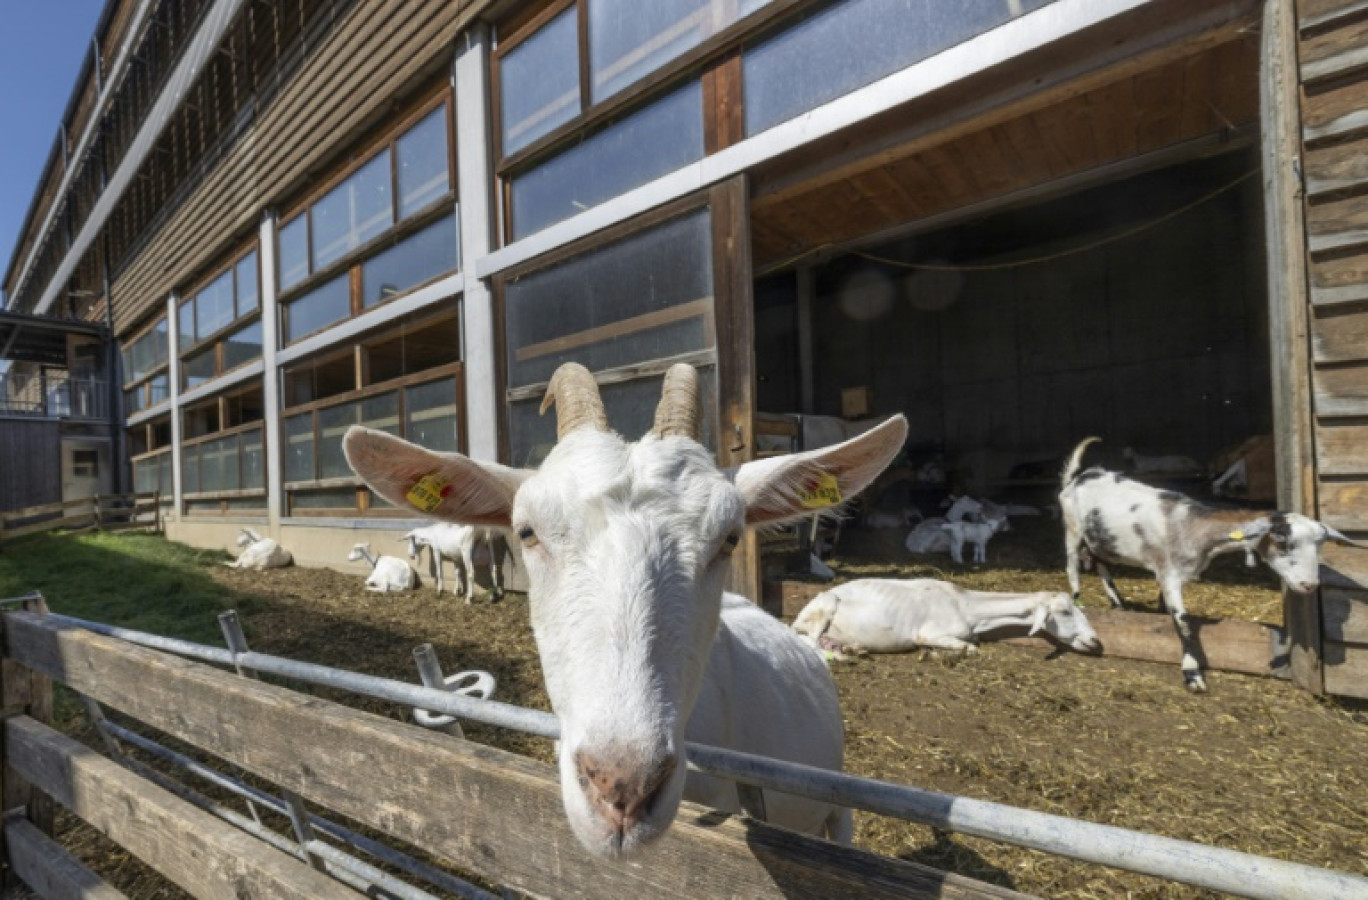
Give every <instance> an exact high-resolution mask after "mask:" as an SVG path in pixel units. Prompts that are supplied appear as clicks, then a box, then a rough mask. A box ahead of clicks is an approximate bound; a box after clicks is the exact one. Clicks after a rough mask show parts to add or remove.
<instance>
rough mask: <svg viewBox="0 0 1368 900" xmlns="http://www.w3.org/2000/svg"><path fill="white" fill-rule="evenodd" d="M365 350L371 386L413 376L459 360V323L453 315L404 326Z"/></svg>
mask: <svg viewBox="0 0 1368 900" xmlns="http://www.w3.org/2000/svg"><path fill="white" fill-rule="evenodd" d="M365 347H366V363H367V365H368V366H369V369H370V380H371V383H372V384H379V383H380V382H382V381H389V380H390V379H391V378H398V377H400V376H401V375H416V374H418V373H420V372H426V371H427V370H428V369H435V368H437V367H438V366H444V365H447V364H448V363H454V362H458V361H460V359H461V321H460V319H459V318H457V317H455V316H453V317H451V318H446V319H441V320H439V321H437V322H428V323H422V322H420V323H418V324H411V323H405V324H404V325H403V326H401V328H400V329H399V330H398V332H397V333H396V332H391V333H389V334H386V335H382V336H381V337H380V338H378V339H376V340H375V341H374V342H367V343H366V345H365Z"/></svg>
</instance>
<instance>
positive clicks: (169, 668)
mask: <svg viewBox="0 0 1368 900" xmlns="http://www.w3.org/2000/svg"><path fill="white" fill-rule="evenodd" d="M5 651H6V653H8V654H11V655H13V656H14V658H15V659H16V660H17V661H21V662H23V663H25V664H28V665H31V666H34V667H35V668H38V669H40V670H42V671H45V672H48V673H50V674H53V675H58V676H60V677H62V678H63V680H64V681H65V683H67V684H68V685H70V686H71V687H72V688H73V689H75V690H77V691H79V692H81V693H84V694H87V695H89V696H90V697H92V698H94V699H96V700H98V701H100V702H102V703H105V704H107V705H109V706H112V707H114V708H115V709H118V710H120V711H121V712H124V713H126V714H128V715H130V716H132V717H134V718H136V719H139V720H141V721H143V722H146V723H147V724H149V725H151V726H153V727H154V728H158V729H161V730H163V731H166V732H168V733H170V734H172V735H174V736H175V737H177V738H179V739H181V740H184V741H187V742H189V743H191V744H193V745H195V746H198V747H200V748H202V749H204V750H206V751H208V752H211V753H213V754H214V755H216V756H218V757H220V758H222V759H224V760H226V761H228V762H230V763H232V764H234V765H238V766H241V767H242V768H244V769H246V770H247V771H249V772H251V773H252V774H254V775H256V776H258V777H260V778H263V779H265V780H267V781H270V782H273V783H275V784H278V785H280V786H281V787H283V788H286V789H288V790H291V791H294V792H295V793H297V794H299V795H300V796H301V797H303V798H304V799H306V800H309V801H311V802H313V803H317V804H319V805H320V806H323V807H327V808H328V809H331V810H334V811H336V812H338V813H341V814H342V815H345V816H349V817H351V818H353V819H355V820H357V821H359V822H362V823H364V824H366V825H368V826H370V827H372V828H376V829H378V830H381V831H384V832H386V833H387V834H389V835H391V836H393V837H396V838H398V839H400V840H403V841H407V842H409V843H411V844H413V845H414V846H416V847H419V848H421V849H423V850H425V851H427V852H429V853H432V854H434V855H436V856H439V857H441V858H443V859H446V860H450V861H452V862H454V863H455V864H457V865H459V866H461V867H463V868H466V869H469V870H471V871H473V872H475V873H477V874H479V875H480V876H481V877H484V878H487V879H489V880H490V881H493V882H496V883H498V884H502V885H507V886H509V887H511V888H514V889H516V890H518V891H522V892H527V893H533V894H538V895H547V896H564V895H566V894H567V893H571V892H577V893H580V894H582V895H585V896H603V897H622V896H690V897H696V896H738V897H757V898H759V897H775V898H779V897H828V896H852V895H859V896H862V897H1014V896H1019V895H1017V894H1015V893H1014V892H1012V891H1007V890H1004V889H1001V888H995V887H991V886H988V885H982V884H979V883H977V882H974V881H971V880H969V879H965V878H960V877H958V876H954V875H948V874H945V873H943V872H938V871H935V870H932V869H929V868H926V867H924V866H921V865H917V864H914V863H909V862H904V861H901V860H896V859H889V858H886V857H881V856H877V855H875V854H871V853H865V852H863V851H858V850H852V849H849V848H845V847H840V846H837V845H833V844H829V843H827V842H825V841H820V840H817V839H815V838H810V837H805V836H802V835H797V834H791V833H789V832H785V831H783V830H780V829H775V828H770V827H768V826H765V825H761V824H757V823H753V822H750V821H747V820H739V819H735V818H728V817H726V816H723V815H721V814H718V813H713V812H710V811H704V810H702V809H701V808H698V807H691V806H686V807H685V808H684V809H682V811H681V813H680V816H679V819H678V820H677V821H676V822H675V825H674V827H673V828H671V830H670V832H669V833H668V834H667V835H666V836H665V837H663V838H662V839H661V840H660V842H659V843H658V844H657V845H656V846H655V847H654V848H653V851H652V853H651V856H650V857H649V859H647V860H644V861H642V862H641V863H639V864H634V865H608V864H605V863H604V862H603V861H602V860H600V859H597V858H594V857H592V856H590V855H589V854H588V853H587V852H586V851H585V850H584V849H583V848H582V847H581V846H580V844H579V842H578V841H577V840H576V839H575V837H574V836H573V834H571V832H570V828H569V825H568V824H567V823H566V820H565V813H564V810H563V809H562V806H561V798H560V780H559V778H558V777H557V774H556V771H555V769H554V768H553V767H551V766H548V765H546V764H545V763H540V762H537V761H534V760H531V759H527V758H525V757H521V756H517V755H515V754H511V753H506V752H504V751H501V750H496V749H494V748H492V747H486V746H483V745H480V744H474V743H470V742H467V741H463V740H458V739H455V738H452V737H450V736H448V735H444V734H437V733H433V732H429V731H425V730H423V729H421V728H416V727H413V726H409V725H404V724H401V723H399V722H394V721H391V720H389V719H384V718H381V717H379V716H375V715H371V714H369V713H364V712H361V711H359V710H355V709H351V708H349V707H345V706H340V705H338V704H334V703H329V702H326V701H324V700H320V699H317V698H314V697H309V696H306V695H303V694H299V693H296V692H293V691H289V690H286V689H284V688H280V687H276V686H273V685H269V684H263V683H261V682H257V681H252V680H249V679H245V678H240V677H237V676H235V675H232V674H229V673H227V672H223V671H220V670H218V669H214V668H211V667H209V666H205V665H201V664H199V663H194V662H190V661H187V660H184V659H180V658H178V657H173V656H169V655H166V654H163V653H157V652H155V651H151V650H147V649H144V648H140V647H135V646H132V645H129V644H125V643H122V642H120V641H115V640H112V639H109V638H105V637H101V636H99V635H95V634H91V633H89V632H86V631H82V630H80V629H76V628H71V627H63V626H60V625H57V624H55V623H52V622H51V621H50V620H47V619H44V618H43V617H40V616H35V615H32V614H29V613H11V614H9V615H8V616H7V628H6V646H5ZM87 752H88V751H87ZM92 755H93V754H92ZM168 833H169V832H168ZM130 849H132V848H130Z"/></svg>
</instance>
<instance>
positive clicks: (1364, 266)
mask: <svg viewBox="0 0 1368 900" xmlns="http://www.w3.org/2000/svg"><path fill="white" fill-rule="evenodd" d="M1359 146H1360V149H1361V150H1362V151H1363V153H1364V154H1365V155H1368V144H1362V145H1359ZM1365 173H1368V169H1365ZM1366 286H1368V251H1360V252H1358V253H1345V254H1340V255H1336V256H1332V257H1327V258H1321V259H1316V260H1313V261H1312V263H1311V299H1312V302H1313V303H1315V304H1316V305H1317V306H1323V305H1330V304H1333V303H1336V302H1351V301H1353V300H1359V299H1368V297H1365V296H1363V293H1362V292H1363V291H1364V290H1365V287H1366ZM1356 292H1357V293H1356Z"/></svg>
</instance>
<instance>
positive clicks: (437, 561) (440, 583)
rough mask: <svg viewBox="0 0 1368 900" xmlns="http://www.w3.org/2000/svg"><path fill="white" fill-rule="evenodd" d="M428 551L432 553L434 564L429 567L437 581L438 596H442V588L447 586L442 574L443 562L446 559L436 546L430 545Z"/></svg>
mask: <svg viewBox="0 0 1368 900" xmlns="http://www.w3.org/2000/svg"><path fill="white" fill-rule="evenodd" d="M428 551H429V552H430V553H432V565H431V566H429V567H428V570H429V572H430V573H431V575H432V578H433V580H434V581H436V582H437V596H438V597H440V596H442V589H443V588H444V587H446V582H445V581H444V578H443V574H442V563H443V562H444V561H445V560H444V559H443V558H442V554H440V553H438V552H437V548H436V547H429V548H428Z"/></svg>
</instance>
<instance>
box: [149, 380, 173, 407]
mask: <svg viewBox="0 0 1368 900" xmlns="http://www.w3.org/2000/svg"><path fill="white" fill-rule="evenodd" d="M147 394H148V398H147V405H148V406H156V405H157V404H158V403H161V402H162V401H163V400H166V399H168V398H170V396H171V376H170V375H169V374H167V373H166V372H163V373H162V374H160V375H158V376H157V377H155V378H153V379H152V380H150V381H149V382H147Z"/></svg>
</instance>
